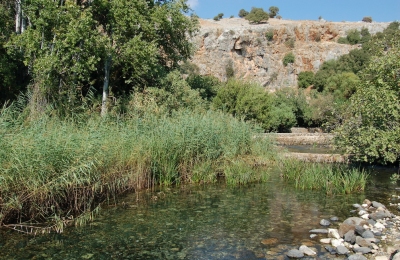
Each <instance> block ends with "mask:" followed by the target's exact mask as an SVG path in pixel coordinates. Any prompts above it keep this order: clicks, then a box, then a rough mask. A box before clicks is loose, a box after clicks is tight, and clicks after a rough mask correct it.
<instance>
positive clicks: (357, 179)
mask: <svg viewBox="0 0 400 260" xmlns="http://www.w3.org/2000/svg"><path fill="white" fill-rule="evenodd" d="M281 170H282V174H283V178H285V179H286V180H287V181H289V182H290V183H292V184H293V185H294V186H295V187H296V188H297V189H302V190H322V191H324V192H325V193H326V194H328V195H335V194H350V193H358V192H362V191H364V190H365V187H366V184H367V181H368V178H369V174H368V173H367V172H366V171H364V170H362V169H357V168H352V167H351V166H347V165H339V164H333V165H332V164H320V163H308V162H301V161H297V160H284V161H283V163H282V166H281Z"/></svg>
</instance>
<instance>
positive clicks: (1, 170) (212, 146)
mask: <svg viewBox="0 0 400 260" xmlns="http://www.w3.org/2000/svg"><path fill="white" fill-rule="evenodd" d="M20 115H21V113H18V112H15V110H13V109H12V106H11V107H7V108H3V109H2V110H1V111H0V146H1V149H0V224H6V223H15V222H21V221H26V220H35V221H45V220H48V219H49V218H50V217H53V218H54V219H71V218H72V217H73V218H74V219H75V218H76V217H77V216H79V215H82V214H85V215H82V217H81V218H80V221H84V220H85V219H90V218H91V217H92V215H91V214H89V213H88V212H92V211H93V209H95V208H97V206H98V205H99V204H100V203H101V202H103V201H106V200H111V199H114V198H115V197H116V196H117V195H118V194H121V193H123V192H126V191H135V190H139V189H143V188H148V187H152V186H153V185H156V184H161V185H173V184H180V183H183V182H214V181H215V180H216V175H217V171H218V169H219V167H221V165H225V162H227V161H232V160H237V162H236V163H234V164H232V165H228V171H231V172H241V170H236V168H235V167H239V168H245V162H240V160H241V159H240V158H241V157H243V158H245V157H249V156H253V157H254V158H267V157H268V156H270V157H271V154H269V153H265V152H264V153H263V152H261V151H260V148H259V147H258V148H257V147H256V146H255V144H256V142H255V140H254V139H253V138H252V136H253V135H254V133H255V132H254V131H255V130H254V129H253V128H252V127H251V126H249V125H248V124H246V123H244V122H241V121H238V120H236V119H234V118H233V117H231V116H227V115H224V114H222V113H219V112H212V111H209V112H204V113H196V112H193V111H180V112H176V113H173V114H172V115H171V116H154V115H153V114H151V113H144V114H142V115H141V116H140V117H134V116H131V117H129V118H125V119H121V118H106V119H103V118H99V117H91V118H84V119H82V118H69V119H59V118H55V117H50V116H43V117H42V118H40V119H37V120H35V121H32V122H30V121H26V120H25V119H24V118H23V117H20ZM265 145H266V146H265V147H269V148H271V145H270V144H268V140H266V141H265ZM268 145H270V146H268ZM228 171H227V172H228ZM258 179H259V178H258ZM258 179H257V178H254V177H246V176H245V175H243V176H242V177H240V181H238V182H237V183H240V184H242V183H245V182H248V181H253V180H258ZM84 216H90V217H84ZM78 219H79V218H78ZM59 223H60V222H59ZM58 229H59V228H58Z"/></svg>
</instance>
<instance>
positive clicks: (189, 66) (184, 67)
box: [179, 60, 200, 75]
mask: <svg viewBox="0 0 400 260" xmlns="http://www.w3.org/2000/svg"><path fill="white" fill-rule="evenodd" d="M179 71H180V72H181V73H182V74H186V75H198V74H199V73H200V68H199V66H197V65H196V64H194V63H193V62H190V61H189V60H185V61H184V62H183V63H182V64H181V65H180V66H179Z"/></svg>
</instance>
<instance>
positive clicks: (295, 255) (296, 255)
mask: <svg viewBox="0 0 400 260" xmlns="http://www.w3.org/2000/svg"><path fill="white" fill-rule="evenodd" d="M286 255H287V256H288V257H290V258H302V257H304V253H303V252H301V251H300V250H298V249H291V250H289V252H288V253H287V254H286Z"/></svg>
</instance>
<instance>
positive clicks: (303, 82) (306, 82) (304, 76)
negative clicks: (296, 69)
mask: <svg viewBox="0 0 400 260" xmlns="http://www.w3.org/2000/svg"><path fill="white" fill-rule="evenodd" d="M297 84H298V86H299V88H307V87H309V86H311V85H312V84H314V73H313V72H312V71H302V72H300V73H299V75H298V77H297Z"/></svg>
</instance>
